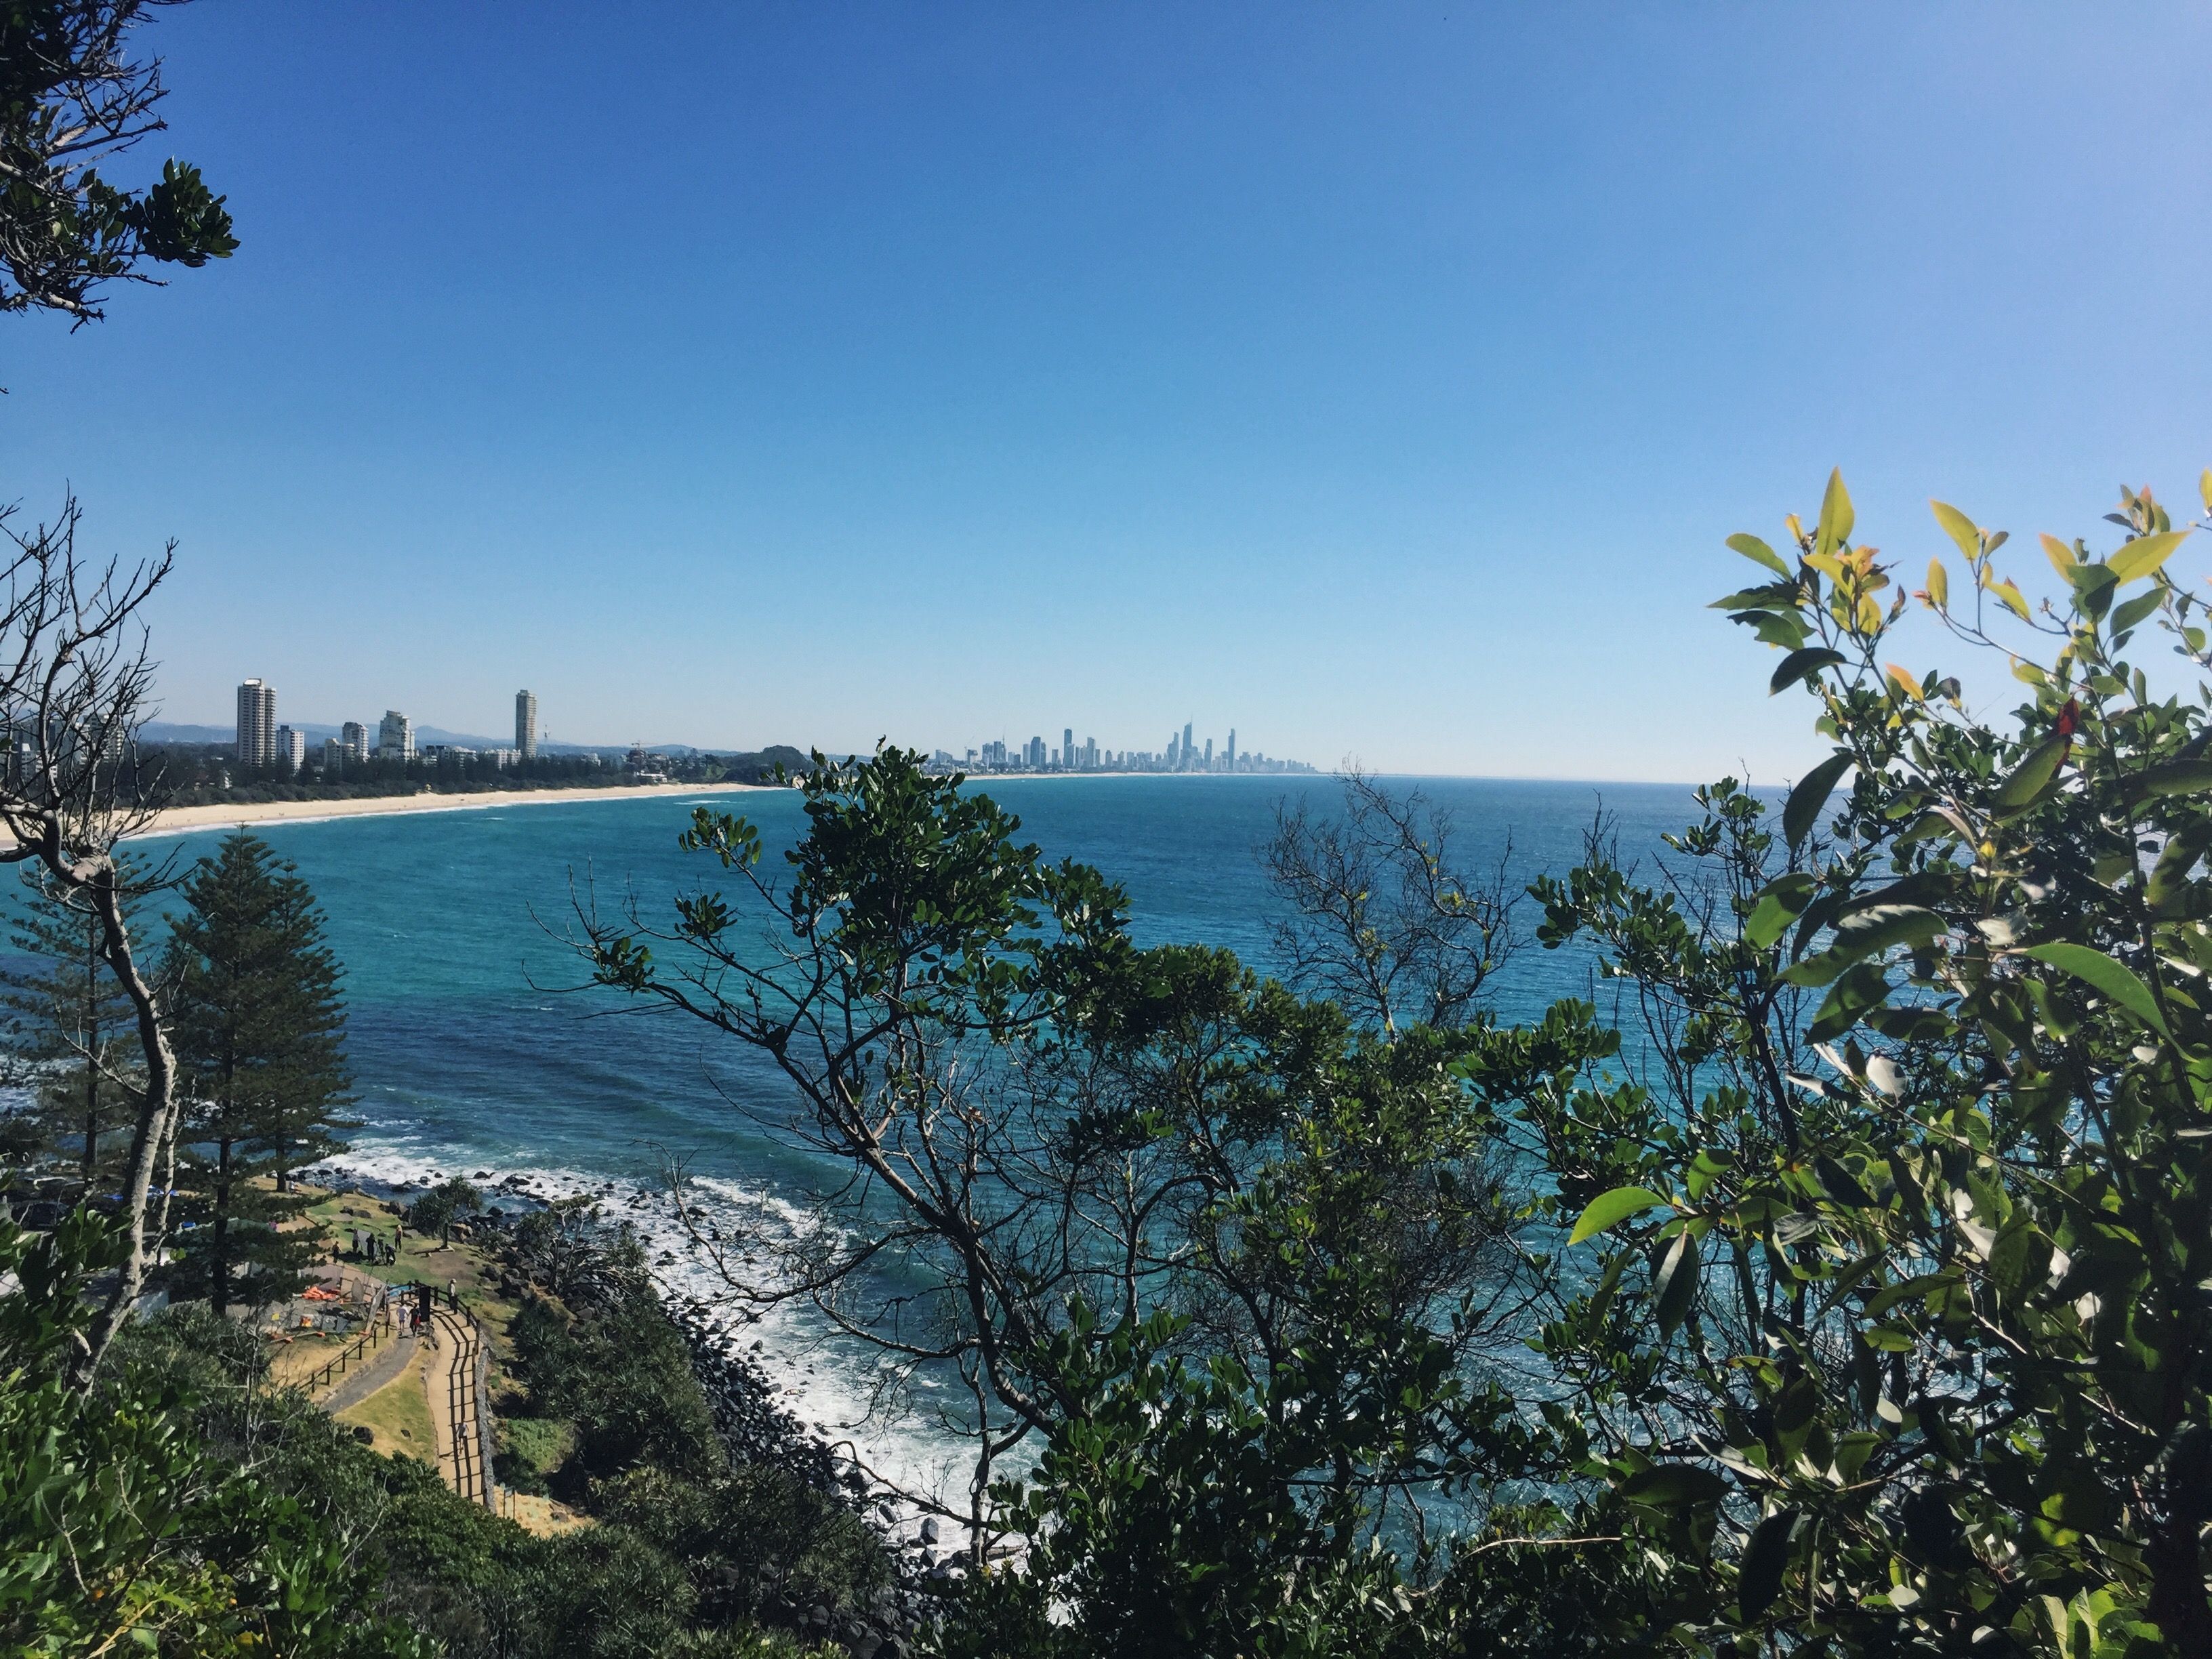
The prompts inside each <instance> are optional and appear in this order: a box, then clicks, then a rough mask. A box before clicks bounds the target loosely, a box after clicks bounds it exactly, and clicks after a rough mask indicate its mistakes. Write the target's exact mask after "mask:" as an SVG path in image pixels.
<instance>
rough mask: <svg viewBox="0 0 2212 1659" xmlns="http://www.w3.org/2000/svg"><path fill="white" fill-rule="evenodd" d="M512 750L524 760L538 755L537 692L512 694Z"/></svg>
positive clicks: (533, 758)
mask: <svg viewBox="0 0 2212 1659" xmlns="http://www.w3.org/2000/svg"><path fill="white" fill-rule="evenodd" d="M514 752H515V753H516V754H518V755H520V756H521V757H522V758H523V759H525V760H535V759H536V758H537V757H538V694H537V693H536V692H534V691H518V692H516V693H515V694H514Z"/></svg>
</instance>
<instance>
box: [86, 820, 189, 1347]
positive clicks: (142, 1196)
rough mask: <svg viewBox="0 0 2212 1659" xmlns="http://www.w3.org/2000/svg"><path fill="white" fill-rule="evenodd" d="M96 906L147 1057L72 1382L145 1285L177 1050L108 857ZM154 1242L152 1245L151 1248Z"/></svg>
mask: <svg viewBox="0 0 2212 1659" xmlns="http://www.w3.org/2000/svg"><path fill="white" fill-rule="evenodd" d="M88 891H89V892H90V893H91V895H92V899H93V903H94V906H95V907H96V908H97V909H98V910H99V912H100V955H101V956H102V957H104V958H105V959H106V963H107V965H108V967H109V968H110V969H112V971H113V973H114V975H115V978H116V981H117V982H118V984H120V985H121V986H122V987H123V991H124V994H125V995H126V996H128V997H129V998H130V999H131V1008H132V1009H133V1011H135V1012H136V1013H137V1018H138V1046H139V1048H141V1049H142V1050H143V1053H144V1054H145V1057H146V1092H145V1094H144V1096H143V1097H142V1098H141V1099H140V1101H139V1103H138V1121H137V1123H136V1124H135V1125H133V1126H132V1128H131V1156H130V1163H129V1166H128V1172H127V1173H126V1175H125V1178H124V1183H123V1206H124V1216H125V1228H126V1231H127V1235H128V1247H127V1249H126V1251H125V1255H124V1259H123V1267H122V1271H121V1273H119V1274H118V1276H117V1279H116V1283H115V1288H114V1290H113V1291H111V1292H110V1293H109V1296H108V1298H107V1305H106V1307H105V1308H103V1309H102V1310H100V1319H99V1322H98V1323H97V1324H96V1325H95V1326H94V1329H93V1334H92V1337H91V1339H90V1340H89V1341H88V1343H87V1344H86V1346H85V1352H84V1354H83V1355H82V1358H81V1359H80V1361H79V1364H78V1367H77V1376H76V1386H77V1387H78V1388H79V1389H89V1388H90V1387H91V1386H92V1377H93V1373H94V1371H95V1370H98V1369H99V1366H100V1360H101V1359H102V1358H104V1357H105V1356H106V1352H107V1349H108V1345H109V1344H111V1343H112V1342H113V1341H114V1340H115V1334H116V1333H117V1332H118V1331H119V1330H121V1329H122V1328H123V1323H124V1322H125V1320H127V1319H129V1318H130V1317H131V1304H134V1303H136V1302H137V1299H138V1295H139V1292H140V1291H143V1289H144V1288H145V1285H146V1269H147V1267H148V1265H149V1256H150V1254H151V1252H149V1249H148V1247H147V1227H146V1195H147V1194H148V1193H149V1191H150V1190H151V1189H152V1188H153V1185H154V1170H155V1165H156V1164H158V1163H159V1162H160V1159H161V1149H162V1147H163V1146H164V1144H165V1143H166V1142H167V1140H168V1139H169V1137H170V1136H171V1134H173V1133H174V1132H175V1130H176V1127H177V1124H176V1115H177V1099H176V1056H175V1054H174V1053H173V1051H172V1050H171V1049H170V1048H169V1034H168V1033H167V1031H165V1030H162V1029H161V1007H160V1005H159V1003H158V1002H157V1001H156V1000H155V995H154V987H153V986H152V985H151V984H149V982H148V981H147V979H146V976H145V975H144V974H143V973H142V972H140V971H139V968H138V963H137V958H136V957H134V956H133V955H132V953H131V930H130V928H129V927H128V926H126V925H125V921H124V920H123V896H122V895H121V894H120V893H118V891H117V890H116V887H115V867H114V866H113V865H112V863H111V864H110V865H109V866H107V868H106V870H105V871H104V872H100V874H99V875H98V876H97V877H96V878H94V880H93V882H92V883H91V884H90V885H89V888H88ZM155 1248H156V1249H158V1248H159V1246H158V1243H157V1244H156V1246H155Z"/></svg>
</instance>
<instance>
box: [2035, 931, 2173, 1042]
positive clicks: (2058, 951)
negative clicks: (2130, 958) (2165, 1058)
mask: <svg viewBox="0 0 2212 1659" xmlns="http://www.w3.org/2000/svg"><path fill="white" fill-rule="evenodd" d="M2020 954H2021V955H2022V956H2024V957H2034V958H2035V959H2036V960H2037V961H2038V962H2047V963H2050V964H2051V966H2052V967H2053V968H2056V969H2058V970H2059V971H2060V972H2061V973H2066V974H2071V975H2074V977H2075V978H2076V979H2078V980H2080V981H2081V982H2082V983H2083V984H2085V985H2087V986H2088V987H2090V988H2091V989H2093V990H2095V991H2098V992H2100V993H2101V994H2103V995H2104V996H2105V997H2106V999H2108V1000H2111V1001H2112V1002H2116V1003H2118V1004H2119V1006H2121V1007H2123V1008H2124V1009H2126V1010H2127V1011H2128V1012H2130V1013H2131V1014H2133V1015H2134V1016H2135V1017H2136V1018H2137V1019H2139V1020H2141V1021H2142V1023H2143V1024H2145V1025H2147V1026H2148V1027H2149V1028H2150V1029H2151V1030H2154V1031H2156V1032H2157V1033H2158V1034H2159V1035H2160V1036H2163V1037H2171V1036H2172V1035H2173V1034H2172V1032H2171V1031H2169V1030H2167V1029H2166V1017H2165V1016H2164V1015H2162V1014H2160V1012H2159V1011H2158V1000H2157V999H2156V998H2155V997H2154V996H2152V995H2151V994H2150V987H2149V986H2148V985H2146V984H2144V983H2143V982H2142V979H2141V977H2140V976H2138V975H2137V974H2136V970H2135V969H2132V968H2130V967H2129V966H2128V965H2127V964H2126V963H2124V962H2115V961H2114V960H2113V959H2112V957H2108V956H2106V954H2105V953H2104V952H2103V951H2093V950H2091V949H2090V948H2089V946H2087V945H2029V946H2028V947H2027V949H2026V950H2025V951H2021V953H2020Z"/></svg>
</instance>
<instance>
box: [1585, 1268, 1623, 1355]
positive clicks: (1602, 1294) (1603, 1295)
mask: <svg viewBox="0 0 2212 1659" xmlns="http://www.w3.org/2000/svg"><path fill="white" fill-rule="evenodd" d="M1629 1255H1630V1252H1628V1251H1626V1250H1622V1251H1621V1252H1620V1253H1619V1254H1618V1255H1615V1256H1614V1257H1613V1260H1612V1261H1609V1262H1607V1264H1606V1269H1605V1273H1604V1275H1603V1277H1601V1279H1599V1280H1598V1282H1597V1288H1596V1289H1595V1290H1594V1291H1591V1292H1590V1299H1589V1312H1588V1313H1587V1314H1586V1315H1585V1316H1584V1328H1585V1329H1587V1330H1588V1331H1589V1334H1590V1337H1591V1339H1592V1340H1595V1339H1596V1337H1597V1334H1598V1333H1599V1332H1601V1330H1603V1329H1604V1328H1605V1316H1606V1310H1607V1309H1609V1308H1611V1307H1612V1306H1613V1292H1615V1291H1618V1290H1619V1289H1620V1274H1621V1270H1622V1269H1623V1268H1625V1267H1627V1266H1628V1258H1629Z"/></svg>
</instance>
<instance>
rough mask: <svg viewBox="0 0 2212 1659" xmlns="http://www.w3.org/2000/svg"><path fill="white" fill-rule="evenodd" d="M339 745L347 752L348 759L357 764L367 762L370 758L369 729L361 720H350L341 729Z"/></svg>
mask: <svg viewBox="0 0 2212 1659" xmlns="http://www.w3.org/2000/svg"><path fill="white" fill-rule="evenodd" d="M338 744H339V746H340V747H341V748H343V750H345V758H346V759H348V760H349V761H356V762H359V761H365V760H367V759H368V727H367V726H363V725H362V723H361V722H360V721H359V720H348V721H347V722H346V723H345V725H344V726H342V727H340V728H339V731H338Z"/></svg>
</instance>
